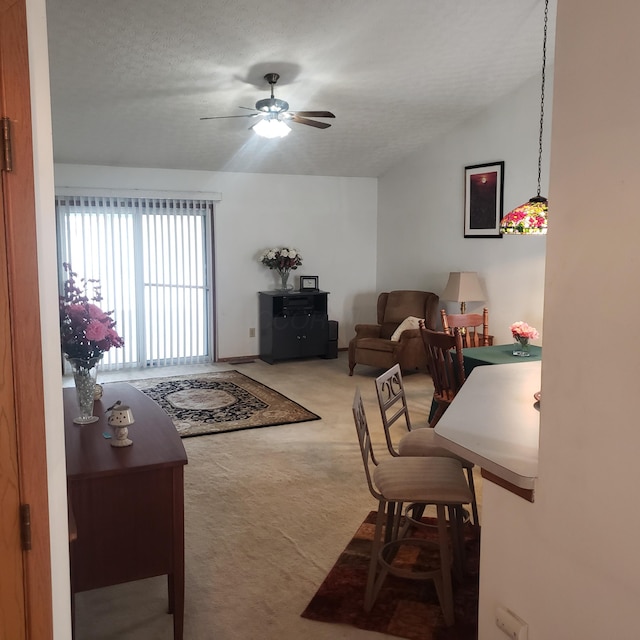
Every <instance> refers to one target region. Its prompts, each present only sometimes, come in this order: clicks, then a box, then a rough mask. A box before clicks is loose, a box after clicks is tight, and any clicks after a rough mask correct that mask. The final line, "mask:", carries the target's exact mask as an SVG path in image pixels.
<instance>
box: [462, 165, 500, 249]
mask: <svg viewBox="0 0 640 640" xmlns="http://www.w3.org/2000/svg"><path fill="white" fill-rule="evenodd" d="M503 199H504V162H502V161H501V162H490V163H487V164H474V165H471V166H469V167H465V168H464V237H465V238H502V234H501V233H500V220H501V219H502V202H503Z"/></svg>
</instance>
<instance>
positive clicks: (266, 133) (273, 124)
mask: <svg viewBox="0 0 640 640" xmlns="http://www.w3.org/2000/svg"><path fill="white" fill-rule="evenodd" d="M253 130H254V131H255V132H256V133H257V134H258V135H259V136H261V137H263V138H284V137H285V136H286V135H288V134H289V131H291V127H290V126H289V125H287V124H285V123H284V122H282V120H278V119H277V118H268V119H262V120H260V122H258V124H256V125H255V126H254V127H253Z"/></svg>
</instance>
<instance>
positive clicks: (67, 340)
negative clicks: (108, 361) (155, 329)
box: [60, 263, 124, 362]
mask: <svg viewBox="0 0 640 640" xmlns="http://www.w3.org/2000/svg"><path fill="white" fill-rule="evenodd" d="M63 266H64V270H65V271H66V272H67V274H68V278H67V280H65V282H64V290H63V295H61V296H60V344H61V347H62V353H64V355H65V356H66V357H67V358H69V359H76V360H83V361H87V362H91V361H97V360H99V359H100V358H101V357H102V356H103V354H104V352H105V351H109V349H111V347H121V346H123V345H124V340H123V339H122V338H121V337H120V336H119V335H118V333H117V332H116V330H115V326H116V323H115V320H113V318H112V317H111V314H112V313H113V311H106V312H105V311H102V309H100V307H98V306H97V305H96V304H94V303H96V302H100V301H101V300H102V296H101V295H100V286H99V282H98V281H97V280H86V279H85V278H81V280H80V282H81V285H80V286H78V285H77V284H76V280H75V279H76V277H77V275H78V274H77V273H74V272H73V271H71V265H69V264H67V263H65V264H64V265H63ZM89 284H91V285H92V288H93V295H92V297H91V298H89V295H88V292H87V289H88V287H89Z"/></svg>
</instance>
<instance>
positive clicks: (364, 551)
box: [301, 511, 480, 640]
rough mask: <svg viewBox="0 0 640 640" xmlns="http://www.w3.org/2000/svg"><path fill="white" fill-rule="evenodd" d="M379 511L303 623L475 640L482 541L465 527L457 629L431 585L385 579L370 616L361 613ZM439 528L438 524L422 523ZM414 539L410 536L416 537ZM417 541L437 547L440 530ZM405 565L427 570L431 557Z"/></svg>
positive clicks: (412, 639)
mask: <svg viewBox="0 0 640 640" xmlns="http://www.w3.org/2000/svg"><path fill="white" fill-rule="evenodd" d="M375 517H376V513H375V511H371V513H369V515H368V516H367V518H366V519H365V521H364V522H363V523H362V525H360V528H359V529H358V531H357V532H356V534H355V536H354V537H353V539H352V540H351V542H350V543H349V544H348V545H347V548H346V549H345V550H344V551H343V552H342V554H341V555H340V557H339V558H338V560H337V562H336V563H335V565H334V566H333V568H332V569H331V571H330V572H329V575H327V577H326V578H325V580H324V582H323V583H322V584H321V585H320V588H319V589H318V591H317V593H316V595H315V596H314V597H313V599H312V600H311V602H310V603H309V605H308V606H307V608H306V609H305V610H304V611H303V612H302V614H301V615H302V617H303V618H309V619H311V620H319V621H321V622H332V623H338V624H348V625H351V626H354V627H358V628H359V629H366V630H369V631H378V632H380V633H387V634H389V635H393V636H398V637H399V638H408V639H409V640H477V637H478V568H479V559H480V540H479V539H478V537H477V536H475V535H474V533H473V530H472V528H471V527H470V526H468V525H465V551H466V565H467V566H466V571H465V576H464V579H463V580H462V582H458V581H456V580H455V579H454V583H453V598H454V609H455V618H456V623H455V625H454V626H453V627H447V626H445V624H444V620H443V618H442V611H441V609H440V604H439V603H438V596H437V594H436V590H435V587H434V586H433V582H432V581H431V580H427V581H422V580H407V579H403V578H397V577H395V576H391V575H389V576H387V578H386V580H385V582H384V584H383V586H382V588H381V590H380V594H379V595H378V598H377V600H376V601H375V603H374V605H373V609H372V610H371V612H370V613H366V612H365V611H364V609H363V601H364V590H365V584H366V580H367V571H368V568H369V558H370V551H371V541H372V539H373V533H374V527H375ZM423 520H424V521H426V522H429V523H432V524H434V525H435V519H434V518H423ZM413 535H414V534H412V537H413ZM415 537H424V538H426V539H429V540H434V541H437V529H436V528H435V526H434V527H430V528H429V529H425V528H424V527H421V528H419V529H416V531H415ZM414 555H415V557H413V556H412V557H409V558H407V560H406V561H407V563H409V564H412V565H413V566H415V568H416V569H417V568H419V566H423V565H425V564H429V559H428V557H426V556H428V555H429V553H428V552H426V553H425V552H420V553H416V554H414Z"/></svg>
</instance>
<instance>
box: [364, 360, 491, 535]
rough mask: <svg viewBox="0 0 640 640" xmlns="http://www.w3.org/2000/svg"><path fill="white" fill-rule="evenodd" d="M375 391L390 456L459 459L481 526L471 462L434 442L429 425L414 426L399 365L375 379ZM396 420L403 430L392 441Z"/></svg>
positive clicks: (432, 432)
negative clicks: (418, 427)
mask: <svg viewBox="0 0 640 640" xmlns="http://www.w3.org/2000/svg"><path fill="white" fill-rule="evenodd" d="M376 393H377V396H378V406H379V407H380V415H381V417H382V426H383V427H384V435H385V438H386V441H387V448H388V449H389V453H390V454H391V455H392V456H424V457H445V458H453V459H454V460H458V461H459V462H460V464H461V465H462V468H463V469H464V470H465V473H466V475H467V483H468V485H469V489H470V490H471V494H472V496H473V499H472V500H471V510H472V512H473V524H474V528H475V529H476V531H477V530H478V527H479V525H480V520H479V516H478V504H477V501H476V489H475V483H474V481H473V467H474V464H473V462H469V461H468V460H465V459H464V458H462V457H461V456H458V455H456V454H455V453H452V452H451V451H449V449H447V448H446V447H444V446H442V445H441V444H439V443H438V442H437V441H436V433H435V431H434V430H433V429H431V428H429V427H424V428H420V429H413V428H412V426H411V418H410V417H409V409H408V407H407V397H406V394H405V391H404V384H403V382H402V373H401V371H400V367H399V366H398V365H394V366H393V367H391V368H390V369H388V370H387V371H385V372H384V373H383V374H382V375H380V376H378V377H377V378H376ZM396 423H398V424H399V425H400V426H401V427H402V428H403V429H406V432H405V433H404V434H403V435H402V436H401V437H400V438H398V439H397V445H396V444H395V443H394V438H393V434H392V428H393V425H395V424H396Z"/></svg>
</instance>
